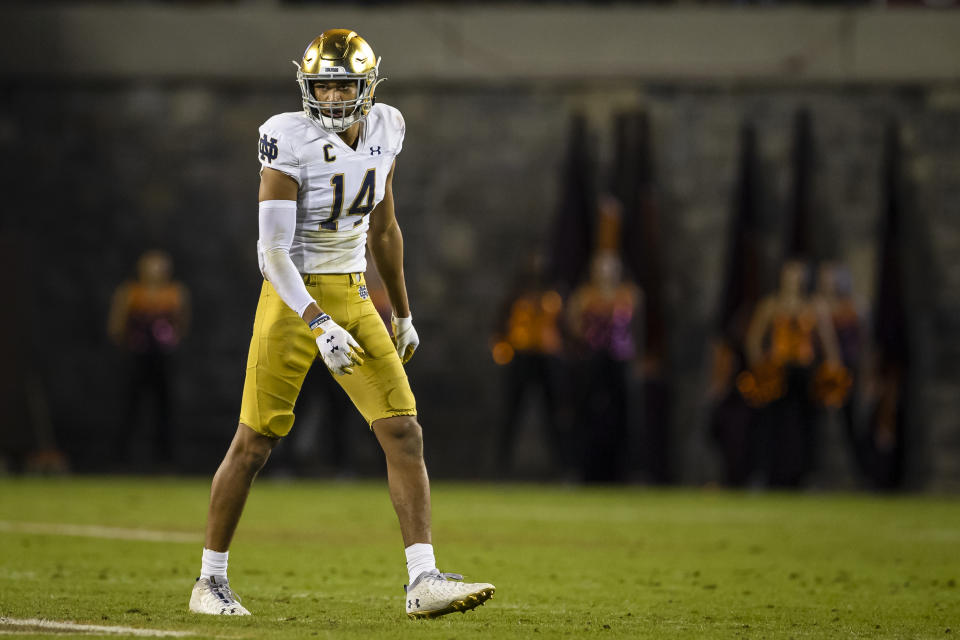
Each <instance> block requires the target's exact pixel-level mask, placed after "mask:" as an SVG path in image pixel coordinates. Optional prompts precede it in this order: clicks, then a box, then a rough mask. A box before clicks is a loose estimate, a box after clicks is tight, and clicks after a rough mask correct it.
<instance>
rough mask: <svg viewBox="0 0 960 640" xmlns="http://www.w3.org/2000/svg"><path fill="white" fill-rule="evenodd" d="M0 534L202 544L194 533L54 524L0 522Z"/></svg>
mask: <svg viewBox="0 0 960 640" xmlns="http://www.w3.org/2000/svg"><path fill="white" fill-rule="evenodd" d="M0 532H8V533H36V534H41V535H52V536H79V537H82V538H105V539H108V540H140V541H143V542H191V543H199V542H202V540H201V539H200V536H199V535H198V534H194V533H177V532H175V531H151V530H150V529H123V528H120V527H101V526H99V525H86V524H58V523H54V522H10V521H7V520H0Z"/></svg>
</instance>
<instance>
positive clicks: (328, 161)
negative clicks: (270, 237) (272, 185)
mask: <svg viewBox="0 0 960 640" xmlns="http://www.w3.org/2000/svg"><path fill="white" fill-rule="evenodd" d="M404 128H405V127H404V122H403V116H402V115H400V112H399V111H398V110H397V109H395V108H393V107H391V106H388V105H385V104H375V105H374V106H373V108H372V109H371V110H370V113H369V114H368V115H367V118H366V120H365V121H364V124H363V126H362V132H361V134H360V139H359V140H358V141H357V148H356V150H354V149H351V148H350V147H349V146H347V144H346V143H344V142H343V140H341V139H340V136H338V135H337V134H336V133H332V132H329V131H325V130H324V129H322V128H321V127H320V126H319V125H317V124H315V123H314V122H313V121H312V120H310V119H309V118H308V117H307V116H306V114H304V113H303V112H302V111H296V112H291V113H281V114H279V115H275V116H273V117H272V118H270V119H269V120H267V121H266V122H264V123H263V125H261V127H260V147H259V152H260V164H261V166H263V167H268V168H270V169H276V170H277V171H281V172H283V173H285V174H287V175H288V176H290V177H291V178H293V179H294V180H296V181H297V184H298V185H299V186H300V188H299V190H298V191H297V228H296V231H295V232H294V235H293V244H292V246H291V247H290V258H291V259H292V260H293V264H294V265H295V266H296V267H297V270H298V271H300V273H304V274H306V273H358V272H363V271H366V268H367V261H366V257H365V255H364V251H365V248H366V240H367V229H368V228H369V227H370V212H371V211H373V209H374V207H376V206H377V204H378V203H379V202H380V201H381V200H383V196H384V192H385V190H386V183H387V174H388V173H390V167H391V166H392V165H393V160H394V158H396V157H397V154H398V153H400V148H401V147H402V146H403V134H404ZM258 250H259V247H258Z"/></svg>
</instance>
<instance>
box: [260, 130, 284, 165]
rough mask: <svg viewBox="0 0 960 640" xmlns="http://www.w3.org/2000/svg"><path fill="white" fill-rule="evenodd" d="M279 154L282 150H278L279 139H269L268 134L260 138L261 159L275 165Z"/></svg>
mask: <svg viewBox="0 0 960 640" xmlns="http://www.w3.org/2000/svg"><path fill="white" fill-rule="evenodd" d="M279 154H280V150H279V149H278V148H277V139H276V138H267V134H263V137H262V138H260V159H261V160H264V161H266V162H269V163H270V164H273V161H274V160H276V159H277V155H279Z"/></svg>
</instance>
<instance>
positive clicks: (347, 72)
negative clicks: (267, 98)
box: [293, 29, 386, 131]
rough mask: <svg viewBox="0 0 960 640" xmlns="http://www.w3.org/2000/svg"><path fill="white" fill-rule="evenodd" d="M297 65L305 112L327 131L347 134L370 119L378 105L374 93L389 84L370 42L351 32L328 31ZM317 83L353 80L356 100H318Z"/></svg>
mask: <svg viewBox="0 0 960 640" xmlns="http://www.w3.org/2000/svg"><path fill="white" fill-rule="evenodd" d="M293 64H295V65H297V83H298V84H299V85H300V94H301V95H302V96H303V111H304V113H306V114H307V117H309V118H310V119H311V120H313V121H314V122H316V123H317V124H319V125H320V126H321V127H323V128H324V129H326V130H327V131H346V130H347V129H349V128H350V127H351V126H352V125H353V124H354V123H357V122H360V121H361V120H363V119H364V118H366V117H367V114H369V113H370V109H371V108H372V107H373V105H374V104H375V100H374V97H373V92H374V91H375V90H376V88H377V85H378V84H380V83H381V82H383V81H384V80H386V78H378V77H377V74H378V70H379V68H380V58H378V57H376V56H375V55H374V53H373V49H372V48H370V45H369V44H367V41H366V40H364V39H363V38H361V37H360V36H359V35H357V32H356V31H351V30H350V29H328V30H327V31H324V32H323V33H321V34H320V35H319V36H317V37H316V38H315V39H314V40H313V42H311V43H310V44H309V45H307V49H306V51H304V52H303V59H302V60H301V61H300V62H299V63H298V62H297V61H294V62H293ZM318 80H352V81H354V82H356V83H357V97H356V98H355V99H353V100H343V101H323V100H317V98H316V96H314V93H313V84H314V82H316V81H318Z"/></svg>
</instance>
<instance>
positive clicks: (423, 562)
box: [404, 542, 437, 584]
mask: <svg viewBox="0 0 960 640" xmlns="http://www.w3.org/2000/svg"><path fill="white" fill-rule="evenodd" d="M404 552H405V553H406V554H407V573H408V574H410V584H413V582H414V580H416V579H417V577H418V576H419V575H420V574H421V573H423V572H424V571H433V570H435V569H436V568H437V561H436V559H435V558H434V557H433V545H432V544H424V543H422V542H418V543H416V544H412V545H410V546H409V547H407V548H406V549H404Z"/></svg>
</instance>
